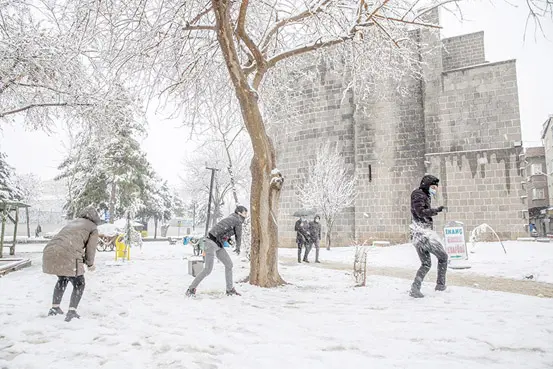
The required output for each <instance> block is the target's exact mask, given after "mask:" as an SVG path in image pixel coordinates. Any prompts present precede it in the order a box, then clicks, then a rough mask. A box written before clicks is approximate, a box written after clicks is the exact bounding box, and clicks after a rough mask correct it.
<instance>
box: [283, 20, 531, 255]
mask: <svg viewBox="0 0 553 369" xmlns="http://www.w3.org/2000/svg"><path fill="white" fill-rule="evenodd" d="M417 37H419V38H418V39H420V40H421V42H423V43H424V44H425V45H431V46H432V45H433V46H434V47H435V48H436V49H440V50H441V52H434V53H422V52H421V53H420V58H421V60H422V61H423V62H424V67H423V70H422V71H421V72H422V75H423V76H424V82H421V81H415V80H413V81H410V82H407V84H406V86H405V88H407V89H408V91H409V93H408V94H402V95H401V96H400V95H398V94H396V95H394V96H396V97H394V99H388V100H378V101H375V102H374V103H372V104H371V105H370V107H369V109H368V111H370V115H367V114H365V113H364V112H363V111H362V110H361V109H356V106H357V104H356V102H357V99H356V96H353V93H351V92H347V94H348V95H347V96H346V98H344V93H345V92H344V91H345V90H346V88H345V86H347V83H348V78H347V76H348V71H347V70H340V69H339V68H334V69H332V68H330V69H327V70H325V71H324V73H322V74H321V76H320V79H319V81H317V82H315V83H313V82H310V84H309V85H308V86H307V87H306V88H304V89H303V91H301V92H299V93H298V95H297V96H295V99H294V102H293V106H291V107H290V109H296V111H299V114H298V118H297V120H298V122H297V124H294V125H293V126H292V127H288V128H287V130H286V132H285V133H283V132H282V131H281V132H278V133H276V134H275V135H274V140H275V143H276V145H275V146H276V148H277V155H278V167H279V169H280V170H281V172H282V173H283V175H284V176H285V177H286V179H287V181H286V185H285V186H284V189H283V192H282V196H281V211H280V217H279V233H280V234H279V235H280V239H281V246H283V247H286V246H289V247H292V246H294V239H295V234H294V231H293V230H294V221H295V218H293V217H292V214H293V212H294V211H295V210H297V209H298V208H300V207H301V204H300V203H299V200H298V197H297V195H296V190H295V188H296V186H297V185H298V183H299V182H300V181H302V180H303V179H302V178H303V173H305V170H306V165H307V163H308V160H309V159H313V158H314V152H315V149H316V148H317V147H319V146H320V145H321V143H322V142H325V141H330V142H336V143H337V144H338V145H339V146H340V147H341V149H342V153H343V156H344V158H345V160H346V162H347V164H348V165H349V166H351V170H352V171H354V172H355V173H356V175H357V178H358V181H357V191H358V196H357V199H356V201H355V204H354V206H352V207H350V208H347V209H345V210H344V211H343V212H342V214H340V216H339V219H338V221H337V223H336V225H335V234H334V235H333V239H334V240H335V241H334V242H333V243H334V245H347V244H351V240H353V239H355V240H358V241H364V240H368V241H371V240H388V241H392V242H404V241H407V240H408V237H409V229H408V226H409V224H410V222H411V214H410V193H411V191H412V190H413V189H414V188H416V187H418V184H419V182H420V179H421V177H422V176H423V175H424V174H425V173H430V174H434V175H436V176H438V177H439V178H440V180H441V182H440V184H441V186H440V195H439V196H438V198H437V199H436V200H435V201H434V204H436V206H437V205H445V206H447V207H448V212H446V213H443V214H442V215H440V216H437V217H436V219H435V220H436V227H437V229H440V228H441V227H442V226H443V224H444V222H447V221H451V220H456V221H461V222H463V223H464V224H465V226H466V228H467V231H470V230H471V229H473V228H474V227H475V226H477V225H479V224H481V223H487V224H489V225H491V226H492V227H493V228H494V229H495V230H496V231H497V233H498V234H499V235H500V236H501V237H503V238H510V239H513V238H516V237H518V236H520V235H523V234H525V228H524V227H525V225H526V224H527V222H528V221H527V220H524V219H523V216H524V210H525V209H526V204H525V202H524V200H523V199H522V198H521V196H522V195H523V189H522V186H521V181H522V177H521V163H520V156H519V154H520V153H521V150H522V147H521V146H522V145H521V130H520V117H519V105H518V90H517V80H516V64H515V60H507V61H501V62H496V63H489V62H487V61H486V59H485V54H484V33H483V32H478V33H473V34H468V35H463V36H458V37H452V38H447V39H440V38H439V36H438V35H437V34H436V33H433V32H430V31H428V30H420V31H418V33H417ZM298 83H301V81H298ZM394 91H396V86H393V85H383V86H379V90H378V92H379V93H384V94H386V93H387V94H391V95H393V92H394Z"/></svg>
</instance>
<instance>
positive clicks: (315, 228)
mask: <svg viewBox="0 0 553 369" xmlns="http://www.w3.org/2000/svg"><path fill="white" fill-rule="evenodd" d="M309 234H310V235H311V242H312V243H313V246H314V247H315V263H320V261H319V249H320V245H321V217H320V216H318V215H315V218H313V220H312V221H311V222H309Z"/></svg>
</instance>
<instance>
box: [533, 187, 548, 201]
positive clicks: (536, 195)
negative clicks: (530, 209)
mask: <svg viewBox="0 0 553 369" xmlns="http://www.w3.org/2000/svg"><path fill="white" fill-rule="evenodd" d="M532 199H533V200H545V189H544V188H533V189H532Z"/></svg>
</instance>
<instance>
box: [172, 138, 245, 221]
mask: <svg viewBox="0 0 553 369" xmlns="http://www.w3.org/2000/svg"><path fill="white" fill-rule="evenodd" d="M227 150H228V151H227ZM227 156H229V157H230V159H229V158H228V157H227ZM250 159H251V151H250V150H249V149H248V147H247V145H240V146H238V145H237V146H232V145H231V146H229V147H228V149H225V150H223V148H222V146H221V142H217V141H206V142H205V144H204V145H203V146H202V147H201V148H200V149H199V150H197V151H196V152H195V153H194V155H192V156H189V157H187V158H186V159H185V160H183V167H184V171H183V174H182V175H181V176H180V179H181V181H182V189H183V191H184V194H185V196H186V197H187V198H190V199H194V206H195V209H196V220H197V221H204V222H205V220H206V218H207V217H206V215H207V202H208V197H209V187H210V175H211V172H210V171H208V170H206V164H207V165H208V166H211V167H216V168H224V167H226V166H228V160H230V162H231V163H233V170H232V176H231V174H230V173H229V171H228V170H227V171H225V170H220V171H217V173H216V177H215V183H214V189H213V200H212V201H213V202H212V214H211V221H212V222H213V223H212V224H214V222H216V221H217V220H218V219H220V218H221V216H222V215H223V214H222V206H223V205H224V204H225V202H227V201H228V200H229V199H230V198H231V197H232V198H233V199H235V201H236V198H237V197H238V194H237V193H238V191H239V190H241V189H242V190H245V189H246V186H247V184H249V175H248V167H247V163H248V162H249V160H250ZM234 191H236V193H235V192H234ZM234 196H236V198H235V197H234ZM210 225H211V224H210Z"/></svg>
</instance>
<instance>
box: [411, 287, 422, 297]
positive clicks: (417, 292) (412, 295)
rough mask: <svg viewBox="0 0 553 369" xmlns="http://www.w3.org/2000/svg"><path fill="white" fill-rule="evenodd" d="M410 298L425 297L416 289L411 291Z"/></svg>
mask: <svg viewBox="0 0 553 369" xmlns="http://www.w3.org/2000/svg"><path fill="white" fill-rule="evenodd" d="M409 296H411V297H414V298H416V299H420V298H423V297H424V295H423V294H422V293H421V291H419V290H415V289H412V290H411V291H409Z"/></svg>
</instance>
